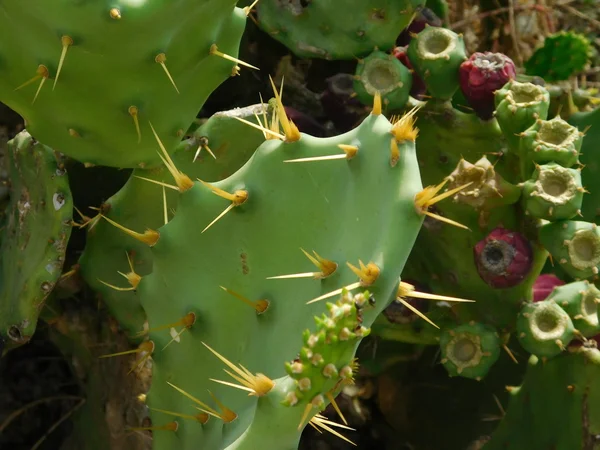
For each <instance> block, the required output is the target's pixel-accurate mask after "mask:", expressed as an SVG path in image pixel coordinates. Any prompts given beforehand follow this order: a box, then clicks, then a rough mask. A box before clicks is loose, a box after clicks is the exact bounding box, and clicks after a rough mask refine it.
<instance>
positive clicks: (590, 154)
mask: <svg viewBox="0 0 600 450" xmlns="http://www.w3.org/2000/svg"><path fill="white" fill-rule="evenodd" d="M569 123H570V124H571V125H573V126H576V127H577V128H578V129H579V131H580V132H585V137H584V139H583V143H582V145H581V156H580V157H579V160H580V162H581V164H583V166H584V167H583V169H582V170H581V178H582V182H583V186H584V187H585V189H586V190H587V191H588V192H589V194H586V195H585V196H584V198H583V205H582V207H581V214H582V216H583V219H584V220H587V221H589V222H596V223H598V222H599V221H600V155H599V154H598V151H599V150H600V147H599V146H598V142H600V108H596V109H594V110H593V111H590V112H578V113H575V114H572V115H571V116H570V117H569Z"/></svg>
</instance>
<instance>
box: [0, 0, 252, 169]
mask: <svg viewBox="0 0 600 450" xmlns="http://www.w3.org/2000/svg"><path fill="white" fill-rule="evenodd" d="M72 3H73V4H70V5H69V6H63V2H59V1H53V2H50V3H49V2H48V1H46V0H36V1H31V2H28V3H27V5H26V6H25V5H24V4H23V3H22V2H20V1H14V0H9V1H4V2H2V11H3V14H2V15H0V58H1V60H2V67H3V68H2V76H1V77H0V100H1V101H2V102H3V103H5V104H6V105H8V106H9V107H11V108H12V109H13V110H15V111H16V112H18V113H19V114H21V115H22V116H23V117H24V118H25V120H26V122H27V129H28V131H29V132H30V133H31V134H32V135H33V136H35V137H36V138H37V139H38V140H40V141H41V142H44V144H45V145H48V146H51V147H52V148H56V149H60V151H61V152H63V153H64V154H66V155H68V156H71V157H73V158H75V159H77V160H78V161H81V162H84V163H92V164H98V165H106V166H114V167H121V168H124V167H131V168H134V167H143V166H144V165H156V164H160V158H159V157H158V154H157V153H156V148H155V141H154V137H153V135H152V132H151V128H150V124H149V123H152V125H153V126H154V128H155V129H156V130H157V132H158V133H159V134H160V136H161V137H162V138H163V142H164V143H165V145H166V147H167V148H168V149H169V150H172V149H173V148H174V147H175V146H176V145H177V143H178V142H179V141H180V140H181V137H182V135H183V133H185V131H186V130H187V129H188V127H189V125H190V124H191V122H192V121H193V120H194V118H195V116H196V114H197V113H198V110H199V108H200V107H201V106H202V104H203V103H204V101H205V100H206V98H207V97H208V95H210V93H211V92H212V91H213V90H215V89H216V88H217V86H218V85H219V84H221V83H222V82H223V81H225V80H226V79H227V78H228V77H229V76H230V75H231V74H232V70H233V68H234V66H235V63H234V62H232V61H228V60H226V59H224V58H221V57H219V56H217V55H214V54H211V46H212V45H213V44H216V46H217V48H218V51H221V52H223V53H226V54H229V55H232V56H236V55H237V51H238V46H239V42H240V39H241V35H242V33H243V31H244V27H245V23H246V15H245V13H244V11H243V10H242V9H239V8H235V4H236V1H235V0H225V1H223V0H202V1H200V2H197V1H189V0H188V1H178V2H172V1H164V0H161V1H153V2H145V3H142V4H137V3H136V2H125V3H124V4H123V5H122V6H119V7H118V8H117V7H113V6H112V5H111V4H110V3H106V2H72ZM199 24H201V26H199ZM23 29H27V30H28V33H27V37H26V38H25V37H23V38H20V39H17V40H15V39H14V36H17V35H20V34H22V30H23ZM132 36H135V38H132ZM61 55H64V58H63V59H62V64H61V62H60V61H61ZM59 67H60V72H59ZM36 71H37V72H36ZM167 72H168V73H167ZM171 78H172V80H171ZM199 80H201V81H199ZM28 81H31V83H29V84H27V85H26V86H23V87H21V85H23V84H25V83H26V82H28ZM17 87H20V89H18V90H15V88H17ZM38 91H39V92H38ZM136 121H137V124H136ZM138 126H139V129H138Z"/></svg>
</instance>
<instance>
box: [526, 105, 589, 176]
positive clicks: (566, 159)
mask: <svg viewBox="0 0 600 450" xmlns="http://www.w3.org/2000/svg"><path fill="white" fill-rule="evenodd" d="M520 137H521V140H520V147H519V153H520V155H521V157H522V158H527V159H531V160H532V161H535V162H536V163H540V164H542V163H548V162H556V163H558V164H560V165H561V166H564V167H571V166H572V165H574V164H576V163H577V162H578V161H579V151H580V150H581V144H582V142H583V133H582V132H580V131H579V130H578V129H577V128H576V127H574V126H572V125H569V124H568V123H567V122H565V121H564V120H562V119H561V118H560V117H558V116H557V117H555V118H554V119H551V120H541V119H539V120H536V121H535V123H534V124H533V125H532V126H531V127H529V128H528V129H527V130H526V131H524V132H523V133H521V135H520Z"/></svg>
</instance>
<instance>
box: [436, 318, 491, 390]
mask: <svg viewBox="0 0 600 450" xmlns="http://www.w3.org/2000/svg"><path fill="white" fill-rule="evenodd" d="M500 344H501V342H500V335H499V334H498V332H497V331H496V330H495V329H494V328H492V327H489V326H486V325H482V324H478V323H475V322H471V323H468V324H464V325H459V326H457V327H454V328H446V329H445V330H444V331H443V332H442V334H441V336H440V349H441V357H442V364H443V365H444V367H445V368H446V370H447V371H448V374H449V375H450V376H451V377H453V376H457V375H460V376H463V377H466V378H474V379H476V380H481V379H482V378H483V377H484V376H485V375H486V374H487V372H488V371H489V370H490V368H491V367H492V366H493V365H494V363H495V362H496V361H497V360H498V357H499V356H500Z"/></svg>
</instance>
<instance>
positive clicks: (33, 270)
mask: <svg viewBox="0 0 600 450" xmlns="http://www.w3.org/2000/svg"><path fill="white" fill-rule="evenodd" d="M8 161H9V165H8V167H9V173H10V180H11V189H10V196H11V197H10V203H9V205H8V209H7V217H6V222H5V227H3V229H1V230H0V241H1V242H2V246H1V248H0V340H4V341H5V342H6V343H7V346H8V348H11V347H16V346H18V345H21V344H24V343H26V342H27V341H28V340H29V339H30V338H31V336H32V335H33V333H34V331H35V328H36V325H37V319H38V316H39V314H40V310H41V309H42V308H43V306H44V301H45V300H46V298H47V297H48V295H49V294H50V292H51V291H52V289H53V288H54V285H55V283H56V281H57V280H58V278H59V277H60V275H61V272H62V268H63V263H64V258H65V251H66V248H67V242H68V241H69V237H70V235H71V218H72V211H73V201H72V197H71V190H70V187H69V181H68V177H67V173H66V171H65V168H64V161H63V158H62V156H61V155H59V154H57V153H56V152H54V151H53V150H52V149H51V148H49V147H46V146H44V145H42V144H40V143H38V142H37V141H35V140H34V139H33V138H32V137H31V136H30V135H29V133H27V131H22V132H21V133H19V134H18V135H17V136H16V137H15V138H14V139H13V140H12V141H10V142H9V145H8Z"/></svg>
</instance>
